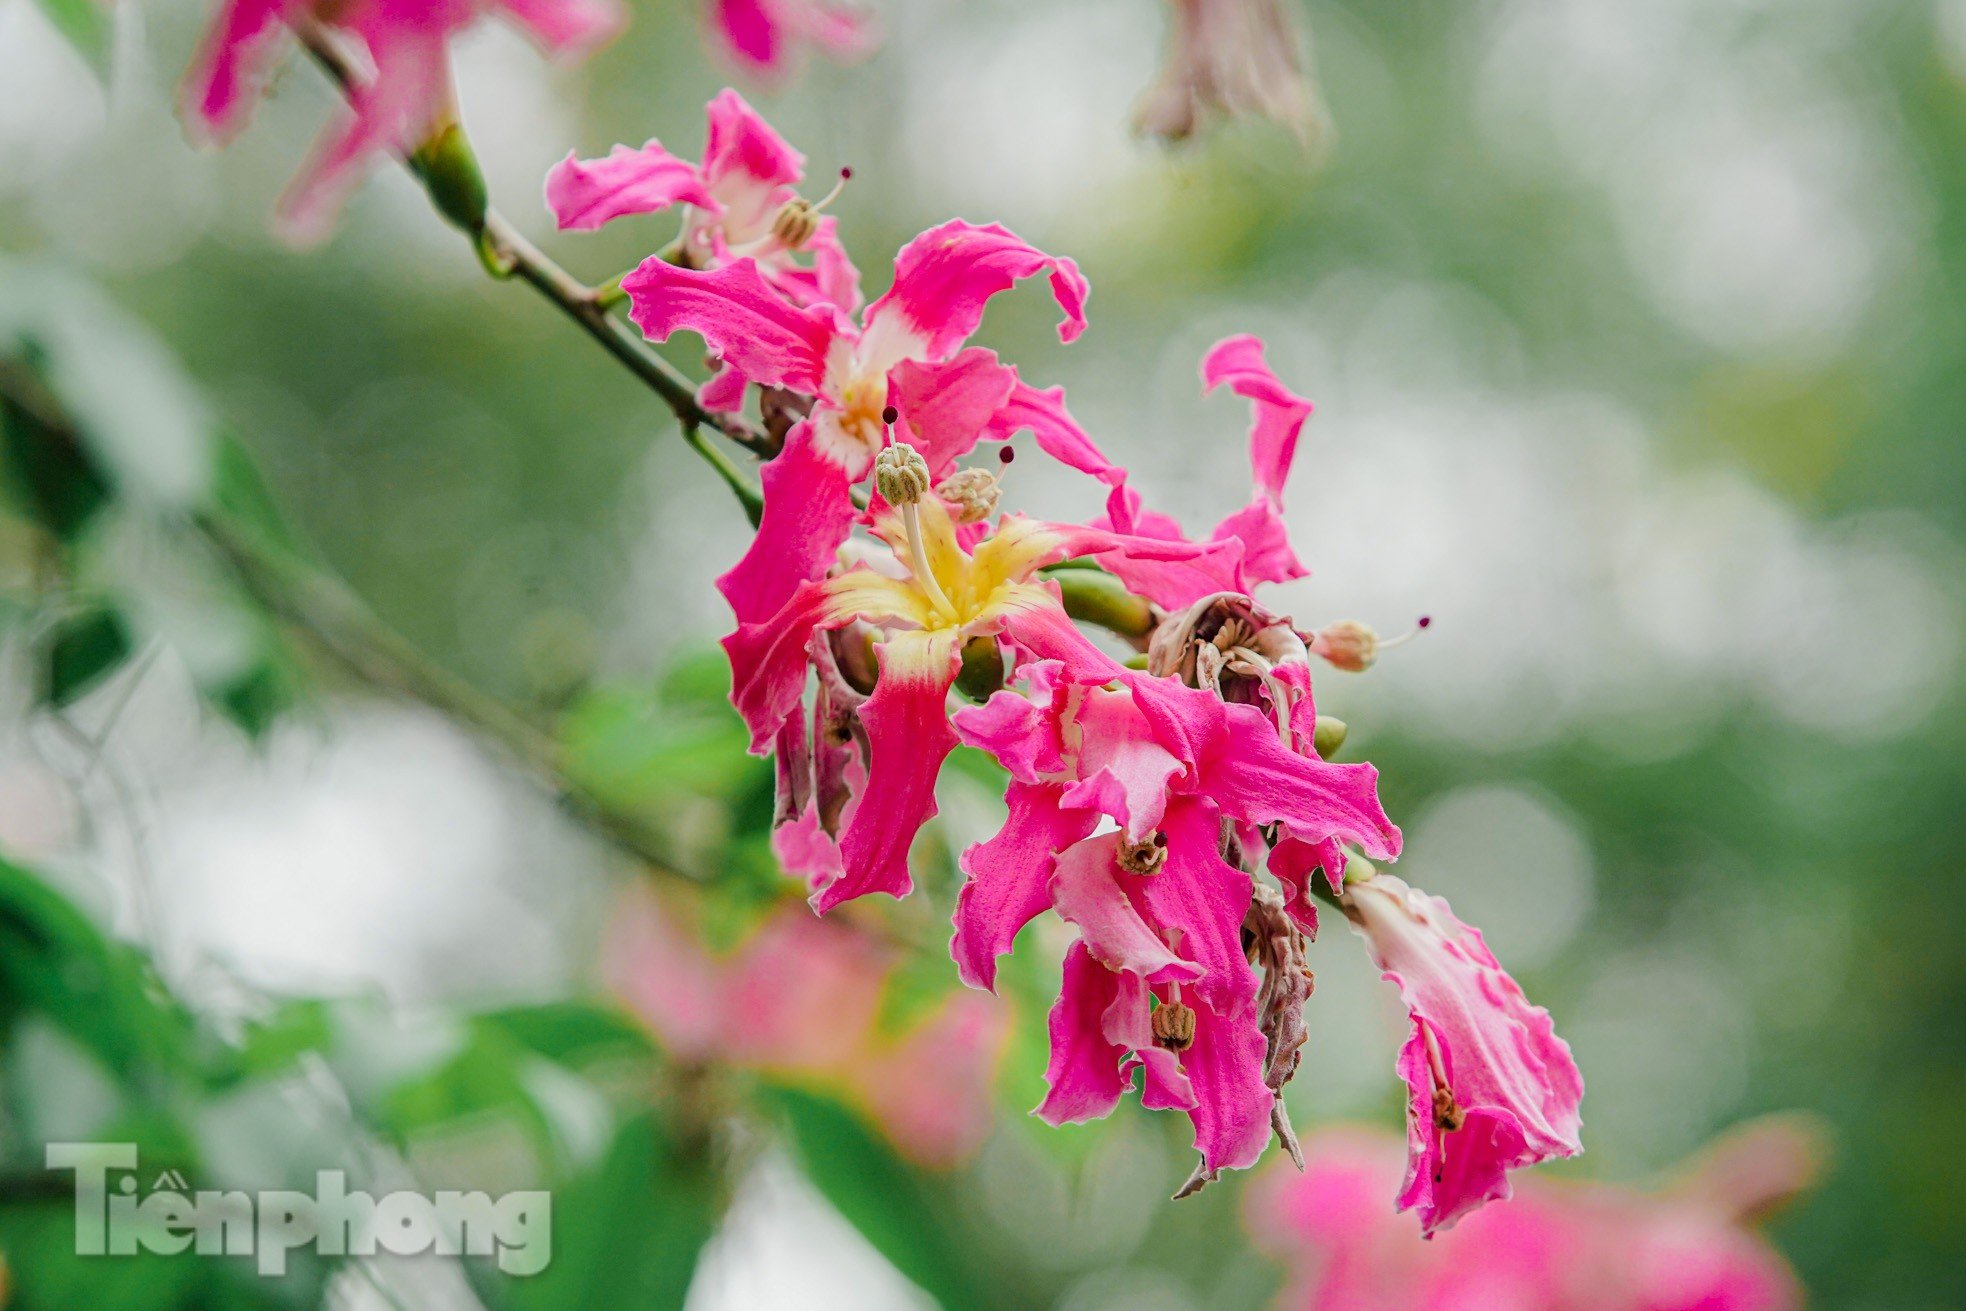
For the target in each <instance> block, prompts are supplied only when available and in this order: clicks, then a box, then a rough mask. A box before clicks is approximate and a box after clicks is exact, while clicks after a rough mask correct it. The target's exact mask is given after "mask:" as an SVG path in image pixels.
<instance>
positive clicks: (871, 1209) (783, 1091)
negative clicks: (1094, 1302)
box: [760, 1086, 1017, 1311]
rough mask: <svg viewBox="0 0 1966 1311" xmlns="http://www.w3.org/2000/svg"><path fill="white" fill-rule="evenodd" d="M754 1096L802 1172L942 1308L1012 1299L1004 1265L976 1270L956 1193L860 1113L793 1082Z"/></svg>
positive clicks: (961, 1310) (966, 1309)
mask: <svg viewBox="0 0 1966 1311" xmlns="http://www.w3.org/2000/svg"><path fill="white" fill-rule="evenodd" d="M760 1100H761V1101H765V1102H767V1103H768V1104H770V1105H772V1106H774V1107H775V1108H776V1109H777V1111H778V1113H779V1118H780V1120H781V1122H782V1123H783V1124H784V1126H785V1130H786V1135H787V1137H788V1138H789V1140H790V1142H791V1144H792V1146H793V1148H794V1150H795V1151H796V1152H797V1154H798V1157H799V1160H800V1164H801V1165H802V1166H803V1167H804V1169H805V1173H806V1176H807V1178H809V1179H811V1180H812V1182H813V1184H814V1186H816V1187H817V1188H818V1189H819V1191H820V1192H821V1193H823V1194H824V1195H825V1197H826V1200H827V1201H829V1202H831V1203H832V1204H833V1206H834V1208H835V1209H836V1210H838V1211H839V1213H840V1214H841V1215H843V1216H845V1217H846V1219H847V1220H848V1222H849V1223H851V1224H852V1225H853V1227H854V1228H855V1229H858V1230H859V1231H860V1233H861V1236H862V1237H864V1238H865V1239H866V1240H867V1241H868V1242H869V1243H871V1244H872V1245H873V1246H874V1249H875V1250H876V1251H878V1252H879V1253H880V1254H881V1255H882V1256H884V1257H886V1258H887V1259H888V1260H889V1261H890V1262H892V1263H893V1264H894V1268H895V1269H897V1270H899V1271H900V1272H901V1273H902V1274H904V1275H906V1276H907V1277H908V1278H909V1279H911V1280H913V1281H914V1282H915V1283H916V1284H919V1285H920V1286H921V1287H922V1288H923V1289H925V1290H927V1292H928V1293H929V1294H930V1295H932V1296H933V1297H934V1298H935V1299H936V1300H937V1301H938V1302H940V1303H941V1304H942V1306H943V1307H944V1308H945V1311H972V1308H975V1309H980V1308H984V1307H989V1306H1003V1305H1011V1304H1014V1303H1015V1302H1016V1301H1017V1299H1016V1297H1015V1296H1014V1295H1013V1290H1010V1289H1008V1288H1006V1286H1005V1279H1006V1277H1007V1275H1006V1272H1004V1271H1001V1270H998V1271H992V1270H987V1269H983V1268H981V1263H980V1262H979V1261H978V1260H977V1259H976V1258H975V1257H974V1256H973V1255H972V1252H973V1251H974V1247H973V1245H972V1244H970V1243H968V1242H967V1241H966V1240H965V1238H964V1236H963V1234H962V1232H961V1229H960V1226H959V1222H958V1220H957V1214H958V1212H959V1206H958V1205H957V1204H956V1202H955V1199H953V1198H951V1197H950V1196H948V1194H947V1191H946V1190H944V1189H942V1188H939V1187H937V1186H936V1183H935V1181H934V1179H933V1177H932V1176H929V1175H926V1174H924V1173H923V1172H922V1171H920V1170H918V1169H916V1168H915V1167H913V1166H910V1165H909V1164H908V1163H907V1162H906V1161H904V1160H902V1159H901V1157H900V1156H898V1155H896V1154H895V1152H894V1150H893V1149H892V1148H890V1147H889V1146H888V1145H887V1144H886V1143H885V1142H884V1141H882V1139H880V1138H879V1137H878V1136H877V1135H876V1134H875V1133H874V1132H873V1131H872V1130H871V1129H870V1128H868V1126H867V1125H866V1123H865V1122H864V1121H862V1120H861V1119H860V1117H859V1116H857V1115H855V1114H854V1113H853V1112H852V1111H849V1110H847V1109H846V1108H845V1107H843V1106H841V1105H839V1104H838V1103H837V1102H834V1101H831V1100H829V1099H827V1098H823V1097H818V1096H815V1095H814V1094H812V1093H809V1092H805V1091H803V1090H800V1089H795V1088H788V1087H776V1086H774V1087H770V1088H767V1089H765V1090H763V1091H762V1092H761V1093H760ZM985 1289H992V1290H995V1291H994V1294H993V1295H986V1294H985V1293H984V1291H983V1290H985Z"/></svg>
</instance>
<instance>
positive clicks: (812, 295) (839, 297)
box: [771, 214, 860, 313]
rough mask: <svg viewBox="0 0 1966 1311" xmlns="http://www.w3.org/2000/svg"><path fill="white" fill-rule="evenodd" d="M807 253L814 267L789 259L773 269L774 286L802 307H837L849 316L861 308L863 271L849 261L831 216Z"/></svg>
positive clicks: (808, 247) (817, 233)
mask: <svg viewBox="0 0 1966 1311" xmlns="http://www.w3.org/2000/svg"><path fill="white" fill-rule="evenodd" d="M805 249H806V250H807V251H808V252H810V253H811V255H812V267H811V268H801V267H800V266H798V265H796V264H793V263H791V262H790V261H789V258H788V259H787V260H786V261H785V262H783V263H779V264H775V265H774V266H773V268H772V270H771V280H772V282H773V283H774V284H775V285H777V286H779V287H782V288H784V289H785V292H786V294H787V295H789V296H791V297H792V298H793V299H794V300H796V301H798V303H799V304H801V305H821V304H824V305H836V306H838V307H839V308H840V309H841V310H842V311H845V312H849V313H850V312H852V311H853V310H856V309H858V308H860V270H859V269H857V268H855V267H854V266H853V261H852V260H851V259H849V258H847V253H846V247H845V246H842V245H841V244H840V230H839V224H838V222H837V221H836V220H835V219H834V218H833V216H832V215H831V214H828V215H827V216H826V217H825V218H822V219H820V220H819V227H818V228H817V229H816V230H815V231H814V232H813V234H812V240H810V241H808V242H806V244H805Z"/></svg>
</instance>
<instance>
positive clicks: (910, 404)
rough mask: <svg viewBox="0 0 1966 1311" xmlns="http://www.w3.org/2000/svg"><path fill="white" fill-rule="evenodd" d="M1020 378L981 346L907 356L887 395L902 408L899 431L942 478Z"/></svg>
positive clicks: (897, 368) (931, 473) (890, 378)
mask: <svg viewBox="0 0 1966 1311" xmlns="http://www.w3.org/2000/svg"><path fill="white" fill-rule="evenodd" d="M1016 382H1017V374H1016V372H1015V371H1013V370H1012V369H1011V368H1010V367H1009V366H1008V365H1005V364H1003V363H1001V362H999V361H998V359H997V356H996V352H994V351H986V350H983V349H982V348H981V347H977V348H974V349H971V350H966V351H962V352H960V353H959V354H957V355H956V356H955V357H954V358H953V359H950V360H948V361H946V362H944V363H940V364H928V363H923V362H921V361H919V360H903V361H901V363H899V364H898V365H896V366H895V367H894V369H893V370H891V371H890V372H889V373H888V386H889V392H888V397H889V399H890V400H892V401H893V402H894V408H895V409H896V410H897V411H898V412H899V414H900V420H899V423H898V425H897V426H896V428H895V436H896V437H898V438H901V439H902V440H905V441H906V442H908V444H909V445H911V446H913V447H914V448H915V449H916V450H917V451H919V452H921V457H922V459H923V460H924V461H925V462H926V463H927V464H928V476H929V477H930V478H932V479H936V480H940V479H941V478H942V477H943V476H944V475H945V474H947V473H948V472H949V470H950V468H951V467H952V466H954V464H955V462H956V461H957V460H960V459H961V458H962V457H963V456H965V455H967V454H969V453H970V452H971V451H972V450H974V449H976V442H977V439H978V438H980V437H981V436H982V435H983V430H984V427H985V425H987V424H988V423H989V422H990V418H991V416H992V415H994V414H995V413H996V412H997V411H998V409H1000V408H1001V407H1002V405H1003V403H1004V401H1005V400H1006V399H1007V398H1008V397H1009V396H1010V394H1011V388H1012V387H1013V386H1014V385H1015V384H1016Z"/></svg>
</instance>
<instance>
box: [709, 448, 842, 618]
mask: <svg viewBox="0 0 1966 1311" xmlns="http://www.w3.org/2000/svg"><path fill="white" fill-rule="evenodd" d="M759 482H760V483H761V485H762V486H763V488H764V494H765V511H764V516H763V518H761V519H760V520H759V522H758V534H757V536H756V537H754V538H753V539H752V540H751V545H750V546H749V548H747V549H746V550H745V552H744V556H743V558H742V559H740V560H739V561H738V562H737V564H736V565H734V566H733V567H732V568H731V570H730V571H729V572H728V573H726V574H724V575H723V576H722V577H721V578H719V579H717V590H718V591H719V592H721V593H723V597H724V599H725V600H726V601H728V602H730V608H731V610H732V611H734V612H735V613H736V615H737V622H738V623H739V624H755V623H759V622H761V621H763V620H764V619H766V618H768V617H769V616H771V615H772V614H775V613H776V612H777V611H778V609H779V607H781V606H783V605H784V604H785V603H786V601H788V600H790V599H791V596H792V593H793V592H794V591H796V590H797V589H798V587H799V585H800V584H801V583H805V582H810V581H812V580H815V579H818V578H821V577H824V576H825V573H826V571H827V570H828V569H830V568H831V567H832V565H833V561H834V559H835V557H836V556H837V555H838V554H839V549H840V543H842V542H844V541H846V539H847V535H848V534H849V533H851V532H852V531H853V516H854V508H853V501H852V499H851V497H849V496H848V494H847V475H846V470H844V469H842V468H840V466H839V465H837V464H835V463H834V462H833V461H832V460H831V459H829V458H828V457H827V456H826V454H825V453H824V452H822V451H821V450H820V449H819V443H818V441H817V440H816V438H815V436H814V433H813V430H812V425H811V424H808V423H801V424H799V425H798V426H797V427H795V428H793V429H792V431H791V432H790V433H789V434H787V435H786V438H785V449H784V450H782V451H780V452H779V453H778V455H777V456H776V457H775V458H773V459H772V460H770V461H768V462H767V463H766V464H765V466H764V469H763V471H762V472H761V473H760V474H759Z"/></svg>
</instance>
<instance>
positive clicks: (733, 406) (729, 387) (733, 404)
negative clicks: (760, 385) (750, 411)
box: [696, 361, 751, 414]
mask: <svg viewBox="0 0 1966 1311" xmlns="http://www.w3.org/2000/svg"><path fill="white" fill-rule="evenodd" d="M750 385H751V380H750V379H749V378H747V377H745V376H744V375H743V374H742V373H739V372H738V371H737V370H736V369H733V368H731V367H730V366H729V365H728V364H724V363H723V362H721V361H719V362H718V365H717V368H716V371H715V372H713V373H712V374H711V375H710V376H709V377H708V378H705V379H704V380H703V385H702V386H701V387H698V388H697V389H696V403H697V404H698V405H701V406H702V407H703V408H704V409H706V410H709V411H711V412H713V413H716V414H735V413H737V412H738V411H739V410H742V409H743V408H744V393H745V390H746V389H747V388H749V387H750Z"/></svg>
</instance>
